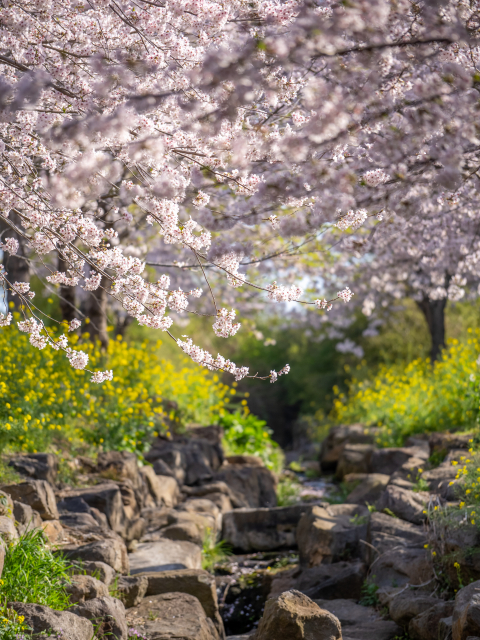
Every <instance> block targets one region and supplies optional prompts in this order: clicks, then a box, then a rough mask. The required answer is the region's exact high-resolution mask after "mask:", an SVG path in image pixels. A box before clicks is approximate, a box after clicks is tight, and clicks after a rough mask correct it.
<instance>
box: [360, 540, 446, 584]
mask: <svg viewBox="0 0 480 640" xmlns="http://www.w3.org/2000/svg"><path fill="white" fill-rule="evenodd" d="M433 577H434V573H433V567H432V563H431V559H430V555H429V553H428V552H427V550H426V549H424V548H423V547H421V548H416V547H396V548H394V549H391V550H390V551H386V552H385V553H382V555H380V556H378V557H377V558H376V559H375V560H374V561H373V562H372V564H371V566H370V571H369V578H368V579H369V580H370V581H372V582H374V583H375V584H377V585H378V586H379V587H392V585H396V586H398V587H403V586H405V585H406V584H407V583H408V584H411V585H418V584H422V583H424V582H427V581H428V580H432V579H433Z"/></svg>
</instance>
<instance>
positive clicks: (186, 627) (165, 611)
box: [127, 592, 273, 640]
mask: <svg viewBox="0 0 480 640" xmlns="http://www.w3.org/2000/svg"><path fill="white" fill-rule="evenodd" d="M127 620H128V624H129V626H130V627H133V628H134V629H136V630H137V631H138V632H139V633H140V634H142V635H143V636H146V637H148V638H149V640H169V639H172V640H174V639H178V640H220V637H219V635H218V632H217V630H216V628H215V626H214V624H213V622H212V621H211V619H210V618H208V617H207V615H206V614H205V611H204V609H203V607H202V605H201V604H200V602H199V601H198V599H197V598H195V597H194V596H192V595H190V594H188V593H178V592H173V593H164V594H161V595H157V596H147V597H146V598H144V599H143V600H142V602H141V603H140V604H139V605H137V606H136V607H133V608H132V609H129V610H128V612H127ZM272 640H273V639H272Z"/></svg>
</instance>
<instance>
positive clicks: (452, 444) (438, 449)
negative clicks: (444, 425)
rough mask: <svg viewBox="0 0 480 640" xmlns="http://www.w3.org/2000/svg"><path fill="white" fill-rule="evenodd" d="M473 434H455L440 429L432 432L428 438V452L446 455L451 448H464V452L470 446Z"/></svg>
mask: <svg viewBox="0 0 480 640" xmlns="http://www.w3.org/2000/svg"><path fill="white" fill-rule="evenodd" d="M472 439H473V434H462V435H460V434H457V433H448V431H441V432H439V433H432V434H431V435H430V438H429V441H428V442H429V445H430V453H431V454H432V453H436V454H444V455H446V454H447V453H448V452H449V451H451V450H452V449H464V450H465V453H466V452H467V450H468V449H469V448H470V446H471V445H470V442H471V441H472Z"/></svg>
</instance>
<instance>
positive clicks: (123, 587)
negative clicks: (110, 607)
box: [115, 575, 148, 609]
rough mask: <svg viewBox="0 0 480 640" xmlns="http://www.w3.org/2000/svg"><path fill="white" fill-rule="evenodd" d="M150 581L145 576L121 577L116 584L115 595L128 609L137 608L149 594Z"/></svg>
mask: <svg viewBox="0 0 480 640" xmlns="http://www.w3.org/2000/svg"><path fill="white" fill-rule="evenodd" d="M147 588H148V580H147V578H146V577H145V576H142V575H137V576H120V577H119V579H118V580H117V582H116V584H115V595H116V597H117V598H118V599H119V600H121V601H122V602H123V604H124V605H125V607H126V608H127V609H130V608H131V607H135V606H136V605H137V604H140V602H141V601H142V600H143V598H144V596H145V594H146V593H147Z"/></svg>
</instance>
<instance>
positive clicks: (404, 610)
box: [388, 589, 443, 628]
mask: <svg viewBox="0 0 480 640" xmlns="http://www.w3.org/2000/svg"><path fill="white" fill-rule="evenodd" d="M439 602H440V603H441V601H439V599H438V598H434V597H432V596H430V595H427V594H424V593H419V592H418V591H417V590H412V589H406V590H405V591H403V592H402V593H400V594H399V595H397V596H395V597H393V598H392V599H391V600H390V605H389V608H388V613H389V615H390V617H391V618H392V620H395V622H396V623H397V624H399V625H400V626H402V627H405V628H406V627H408V623H409V622H410V620H412V618H414V617H415V616H418V615H419V614H422V613H424V612H426V611H428V610H429V609H431V608H432V607H434V606H435V605H437V604H439ZM442 604H443V603H442Z"/></svg>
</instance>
